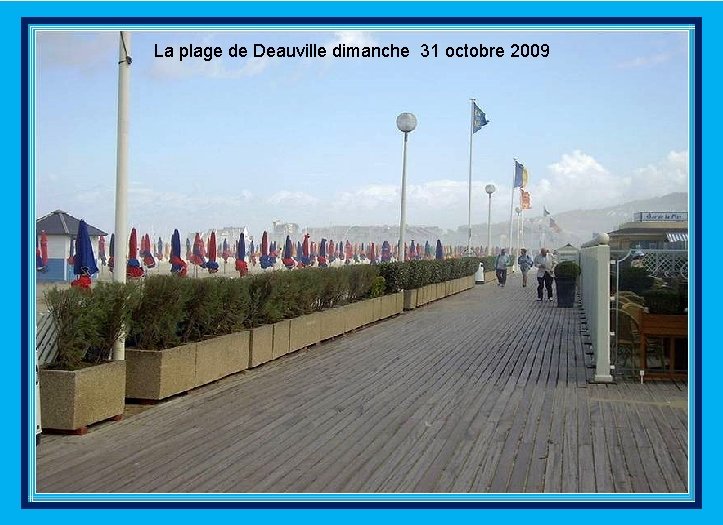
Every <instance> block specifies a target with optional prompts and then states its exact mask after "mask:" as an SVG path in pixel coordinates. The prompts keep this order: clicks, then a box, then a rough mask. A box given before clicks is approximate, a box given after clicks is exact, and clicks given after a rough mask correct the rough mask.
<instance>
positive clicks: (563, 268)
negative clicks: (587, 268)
mask: <svg viewBox="0 0 723 525" xmlns="http://www.w3.org/2000/svg"><path fill="white" fill-rule="evenodd" d="M554 272H555V279H563V280H564V279H567V280H574V279H577V277H578V276H579V275H580V265H579V264H577V263H576V262H575V261H563V262H561V263H560V264H558V265H557V266H555V270H554Z"/></svg>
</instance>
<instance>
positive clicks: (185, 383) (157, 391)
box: [126, 343, 196, 400]
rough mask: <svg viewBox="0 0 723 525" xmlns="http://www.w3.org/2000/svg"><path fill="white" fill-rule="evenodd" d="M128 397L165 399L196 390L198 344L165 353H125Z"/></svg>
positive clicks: (134, 350) (159, 351)
mask: <svg viewBox="0 0 723 525" xmlns="http://www.w3.org/2000/svg"><path fill="white" fill-rule="evenodd" d="M126 364H127V366H126V397H129V398H133V399H154V400H159V399H164V398H166V397H169V396H172V395H175V394H179V393H181V392H186V391H187V390H191V389H192V388H194V387H195V386H196V343H191V344H187V345H182V346H176V347H173V348H168V349H166V350H142V349H134V348H127V349H126Z"/></svg>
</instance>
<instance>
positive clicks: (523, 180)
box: [513, 161, 527, 188]
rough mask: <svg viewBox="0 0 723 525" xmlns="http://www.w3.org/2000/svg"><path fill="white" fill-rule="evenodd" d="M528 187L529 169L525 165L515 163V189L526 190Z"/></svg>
mask: <svg viewBox="0 0 723 525" xmlns="http://www.w3.org/2000/svg"><path fill="white" fill-rule="evenodd" d="M525 186H527V168H525V165H524V164H520V163H519V162H517V161H515V184H514V186H513V187H514V188H524V187H525Z"/></svg>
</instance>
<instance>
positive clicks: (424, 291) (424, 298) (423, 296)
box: [417, 285, 429, 306]
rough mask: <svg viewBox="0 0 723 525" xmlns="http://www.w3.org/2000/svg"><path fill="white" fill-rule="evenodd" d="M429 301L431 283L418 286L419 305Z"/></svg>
mask: <svg viewBox="0 0 723 525" xmlns="http://www.w3.org/2000/svg"><path fill="white" fill-rule="evenodd" d="M428 302H429V285H427V286H422V287H421V288H417V306H424V305H425V304H427V303H428Z"/></svg>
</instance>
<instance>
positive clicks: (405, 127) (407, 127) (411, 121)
mask: <svg viewBox="0 0 723 525" xmlns="http://www.w3.org/2000/svg"><path fill="white" fill-rule="evenodd" d="M416 127H417V117H415V116H414V115H413V114H411V113H402V114H401V115H399V116H398V117H397V128H398V129H399V131H401V132H402V133H404V145H403V147H402V210H401V218H400V220H399V260H400V261H402V262H404V259H405V257H406V254H405V253H404V251H405V250H404V232H405V229H406V226H407V224H406V220H407V215H406V214H407V136H408V135H409V133H410V132H411V131H414V129H415V128H416Z"/></svg>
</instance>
